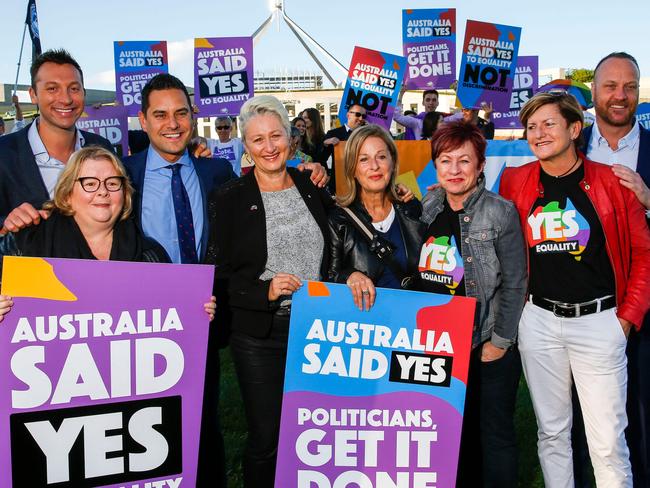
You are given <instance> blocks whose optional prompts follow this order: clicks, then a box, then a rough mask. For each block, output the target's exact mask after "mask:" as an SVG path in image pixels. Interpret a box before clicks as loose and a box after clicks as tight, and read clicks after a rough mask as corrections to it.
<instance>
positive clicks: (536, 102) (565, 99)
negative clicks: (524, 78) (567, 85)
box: [519, 90, 585, 147]
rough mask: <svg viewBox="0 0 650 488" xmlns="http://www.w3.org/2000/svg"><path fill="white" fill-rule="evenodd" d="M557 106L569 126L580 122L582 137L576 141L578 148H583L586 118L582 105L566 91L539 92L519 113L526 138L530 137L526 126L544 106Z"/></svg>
mask: <svg viewBox="0 0 650 488" xmlns="http://www.w3.org/2000/svg"><path fill="white" fill-rule="evenodd" d="M551 104H552V105H556V106H557V109H558V110H559V112H560V115H561V116H562V118H563V119H564V121H565V122H566V124H567V126H569V125H571V124H574V123H577V122H580V135H579V136H578V137H577V139H575V141H574V143H575V145H576V147H581V146H582V145H583V143H584V140H583V137H582V128H583V127H584V125H585V118H584V114H583V112H582V107H581V106H580V103H579V102H578V100H577V99H576V97H574V96H573V95H572V94H571V93H568V92H565V91H562V90H560V91H557V92H538V93H536V94H535V95H534V96H533V97H531V98H529V99H528V101H527V102H526V103H525V104H524V106H523V107H522V108H521V110H520V111H519V120H521V125H523V126H524V137H526V138H527V137H528V134H527V129H526V126H527V125H528V119H530V118H531V117H532V115H533V114H534V113H535V112H537V111H538V110H539V109H540V108H542V107H543V106H544V105H551Z"/></svg>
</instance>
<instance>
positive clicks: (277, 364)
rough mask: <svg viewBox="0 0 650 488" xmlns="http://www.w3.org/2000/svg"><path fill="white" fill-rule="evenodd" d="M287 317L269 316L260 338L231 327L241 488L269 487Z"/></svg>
mask: <svg viewBox="0 0 650 488" xmlns="http://www.w3.org/2000/svg"><path fill="white" fill-rule="evenodd" d="M288 333H289V317H288V316H286V317H278V316H275V317H274V318H273V325H272V327H271V331H270V333H269V336H268V337H266V338H263V339H260V338H257V337H252V336H249V335H247V334H243V333H241V332H238V331H237V330H235V331H234V332H233V334H232V336H231V338H230V349H231V352H232V357H233V361H234V363H235V371H236V372H237V379H238V380H239V388H240V390H241V394H242V399H243V401H244V411H245V414H246V421H247V423H248V439H247V441H246V447H245V450H244V462H243V474H244V486H245V488H273V484H274V481H275V462H276V458H277V454H278V438H279V432H280V413H281V411H282V391H283V386H284V365H285V361H286V358H287V337H288Z"/></svg>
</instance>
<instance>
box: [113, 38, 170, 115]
mask: <svg viewBox="0 0 650 488" xmlns="http://www.w3.org/2000/svg"><path fill="white" fill-rule="evenodd" d="M113 49H114V54H115V101H116V102H117V103H118V104H119V105H122V106H123V107H125V108H126V111H127V114H128V115H129V117H136V116H137V115H138V112H139V111H140V106H141V103H142V101H141V98H140V95H141V92H142V88H144V85H146V84H147V81H149V80H150V79H151V78H153V77H154V76H156V75H157V74H160V73H167V71H168V61H167V41H115V42H114V43H113Z"/></svg>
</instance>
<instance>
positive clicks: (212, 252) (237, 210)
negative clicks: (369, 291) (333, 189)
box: [205, 168, 334, 337]
mask: <svg viewBox="0 0 650 488" xmlns="http://www.w3.org/2000/svg"><path fill="white" fill-rule="evenodd" d="M287 171H288V172H289V175H290V176H291V178H292V179H293V182H294V183H295V185H296V188H297V190H298V192H299V193H300V195H301V196H302V198H303V200H304V201H305V204H306V205H307V208H308V209H309V211H310V212H311V214H312V216H313V217H314V219H315V220H316V223H317V224H318V227H319V228H320V230H321V233H322V235H323V241H324V243H325V247H324V249H323V260H322V262H321V276H322V277H323V278H324V277H325V276H326V274H325V273H326V272H327V267H328V264H327V256H328V255H329V242H328V241H329V239H328V231H327V212H328V209H329V208H331V207H333V205H334V203H333V201H332V199H331V197H330V196H329V194H328V193H327V192H326V191H325V190H324V189H320V188H317V187H316V186H315V185H314V184H313V183H312V182H311V180H310V179H309V176H310V173H309V172H304V173H301V172H300V171H298V170H297V169H295V168H287ZM208 215H209V217H210V240H209V244H208V252H207V256H206V260H205V261H206V263H208V264H215V295H216V297H217V310H218V311H220V310H224V309H225V310H230V311H231V312H232V328H233V329H234V330H238V331H240V332H243V333H245V334H248V335H250V336H253V337H265V336H266V335H267V334H268V332H269V330H270V328H271V322H272V320H273V313H274V311H275V310H276V309H277V308H278V303H277V302H270V301H269V299H268V293H269V286H270V283H271V281H270V280H264V281H263V280H260V279H259V276H260V275H261V274H262V272H263V271H264V267H265V266H266V260H267V247H266V216H265V213H264V204H263V203H262V194H261V193H260V189H259V187H258V185H257V180H256V179H255V171H254V170H253V171H250V172H249V173H248V174H246V175H245V176H242V177H241V178H239V179H237V180H234V181H231V182H228V183H227V184H225V185H224V186H222V187H221V188H219V189H217V190H215V191H214V192H213V193H212V195H210V203H209V208H208ZM299 245H300V244H299V243H296V248H297V249H296V251H297V252H299ZM220 314H221V312H219V313H218V314H217V324H214V325H213V327H214V326H215V325H216V326H217V327H219V326H221V324H222V321H223V320H224V319H223V316H222V317H220Z"/></svg>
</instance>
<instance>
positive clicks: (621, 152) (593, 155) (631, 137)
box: [586, 122, 641, 171]
mask: <svg viewBox="0 0 650 488" xmlns="http://www.w3.org/2000/svg"><path fill="white" fill-rule="evenodd" d="M640 138H641V131H640V130H639V124H637V123H635V124H634V125H633V126H632V128H631V130H630V132H628V133H627V134H626V135H625V136H624V137H622V138H621V139H619V141H618V149H616V151H614V150H613V149H612V148H611V147H609V144H608V143H607V139H605V138H604V137H603V136H602V135H601V134H600V130H599V129H598V122H594V124H593V129H592V132H591V139H590V140H589V141H587V144H588V146H587V154H586V156H587V157H588V158H589V159H591V160H592V161H596V162H598V163H603V164H610V165H611V164H614V163H617V164H622V165H623V166H627V167H628V168H630V169H632V170H634V171H636V165H637V160H638V159H639V140H640Z"/></svg>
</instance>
